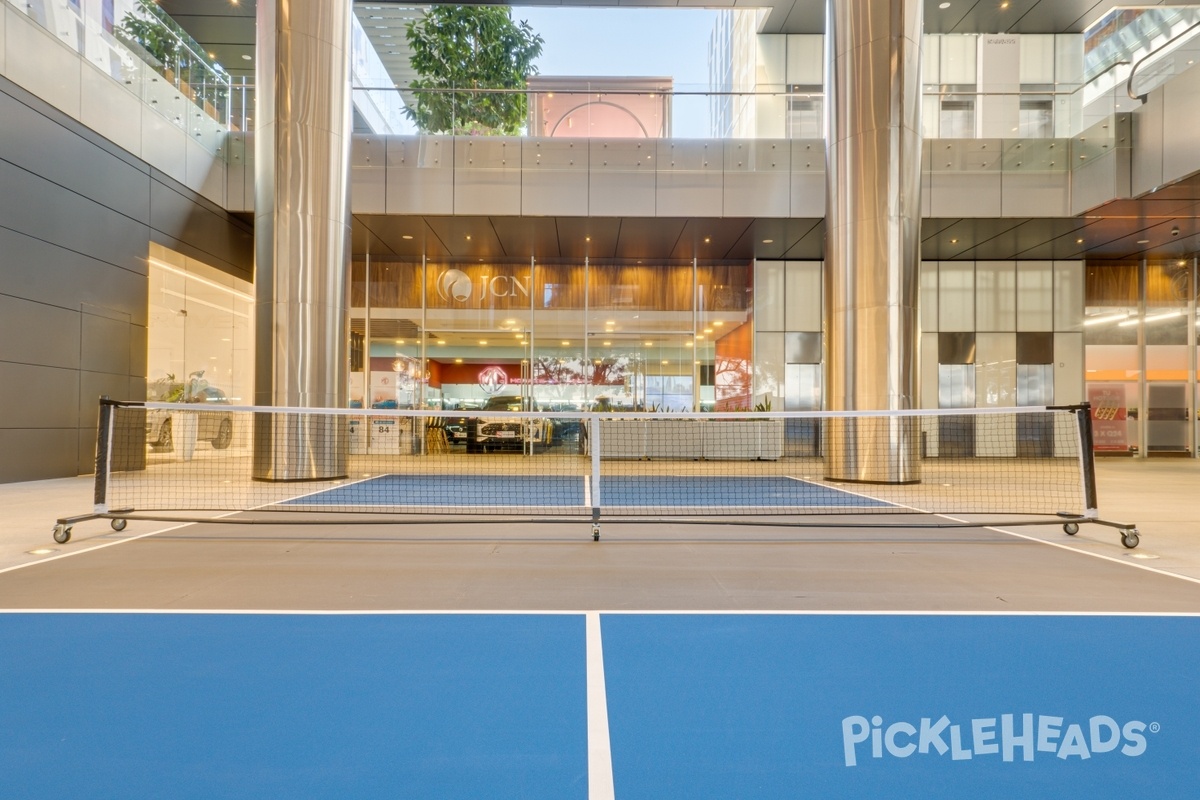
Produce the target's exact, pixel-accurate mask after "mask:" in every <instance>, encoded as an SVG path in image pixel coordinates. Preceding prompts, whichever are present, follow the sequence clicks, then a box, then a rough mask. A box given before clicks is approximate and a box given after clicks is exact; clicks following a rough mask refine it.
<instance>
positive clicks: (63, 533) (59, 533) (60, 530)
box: [54, 525, 71, 544]
mask: <svg viewBox="0 0 1200 800" xmlns="http://www.w3.org/2000/svg"><path fill="white" fill-rule="evenodd" d="M54 541H56V542H58V543H59V544H66V543H67V542H69V541H71V529H70V528H69V527H68V526H66V525H55V526H54Z"/></svg>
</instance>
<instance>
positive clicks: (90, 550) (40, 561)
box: [0, 477, 371, 575]
mask: <svg viewBox="0 0 1200 800" xmlns="http://www.w3.org/2000/svg"><path fill="white" fill-rule="evenodd" d="M369 480H371V478H370V477H367V478H362V479H360V480H357V481H351V482H350V483H347V484H340V485H342V486H349V485H352V484H355V483H361V482H363V481H369ZM321 491H328V490H325V489H317V490H315V491H313V492H306V493H304V494H300V495H296V497H293V498H291V499H292V500H295V499H298V498H301V497H308V496H309V495H311V494H316V493H318V492H321ZM272 505H275V503H263V504H262V505H260V506H254V507H253V508H249V509H245V510H239V511H227V512H225V513H224V514H217V515H216V516H214V517H212V519H225V518H226V517H232V516H233V515H234V514H245V513H246V512H247V511H258V510H261V509H263V508H267V507H268V506H272ZM110 513H112V514H113V515H114V516H116V515H119V514H120V512H110ZM101 519H109V518H108V517H102V518H101ZM81 521H82V522H90V520H81ZM130 521H133V522H136V521H137V516H136V512H135V515H134V516H133V517H131V518H130ZM202 524H204V523H202V522H184V523H181V524H179V525H171V526H169V527H166V528H159V529H158V530H156V531H149V532H147V533H139V534H138V535H137V536H126V537H124V538H122V539H117V540H116V541H112V542H102V543H101V544H98V545H96V546H94V547H87V548H84V549H82V550H72V551H71V552H69V553H59V554H58V555H56V556H50V557H49V558H42V559H38V560H37V561H30V562H28V563H25V564H17V565H16V566H13V567H4V568H3V569H0V575H3V574H4V573H6V572H14V571H16V570H18V569H25V568H27V567H34V566H37V565H38V564H49V563H50V562H51V561H58V560H59V559H63V558H70V557H71V556H78V555H83V554H84V553H94V552H95V551H97V550H103V549H104V548H106V547H113V546H115V545H118V544H125V543H126V542H136V541H137V540H138V539H145V538H146V537H148V536H157V535H158V534H160V533H169V532H170V531H177V530H179V529H180V528H186V527H188V526H190V525H202Z"/></svg>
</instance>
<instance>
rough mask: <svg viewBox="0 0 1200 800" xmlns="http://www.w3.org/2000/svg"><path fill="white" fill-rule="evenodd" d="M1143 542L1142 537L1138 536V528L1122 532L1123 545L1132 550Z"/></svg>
mask: <svg viewBox="0 0 1200 800" xmlns="http://www.w3.org/2000/svg"><path fill="white" fill-rule="evenodd" d="M1141 540H1142V539H1141V537H1140V536H1138V532H1137V529H1136V528H1132V529H1130V530H1127V531H1121V544H1123V545H1125V546H1126V547H1128V548H1129V549H1130V550H1132V549H1133V548H1135V547H1137V546H1138V542H1140V541H1141Z"/></svg>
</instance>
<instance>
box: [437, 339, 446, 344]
mask: <svg viewBox="0 0 1200 800" xmlns="http://www.w3.org/2000/svg"><path fill="white" fill-rule="evenodd" d="M445 343H446V340H445V339H438V344H445Z"/></svg>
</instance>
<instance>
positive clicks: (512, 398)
mask: <svg viewBox="0 0 1200 800" xmlns="http://www.w3.org/2000/svg"><path fill="white" fill-rule="evenodd" d="M483 410H484V411H538V410H539V408H538V407H537V404H536V403H533V402H531V401H530V400H529V399H528V398H524V397H520V396H518V395H500V396H497V397H492V398H490V399H489V400H488V401H487V403H485V404H484V406H483ZM457 422H459V421H458V420H452V421H451V422H448V423H447V424H446V435H447V437H448V438H449V439H450V441H451V442H454V441H460V442H464V443H465V444H466V446H467V452H468V453H486V452H489V451H492V450H523V449H524V448H525V444H526V443H528V444H529V446H530V447H531V448H533V449H541V448H545V447H551V446H553V445H557V444H560V442H561V438H560V437H559V435H558V432H557V428H556V426H555V425H554V422H553V421H552V420H548V419H529V418H527V417H526V418H521V417H515V418H512V419H504V418H503V417H501V418H495V417H492V418H480V417H466V418H464V419H463V420H462V422H461V428H460V427H459V426H458V425H455V424H453V423H457Z"/></svg>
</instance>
